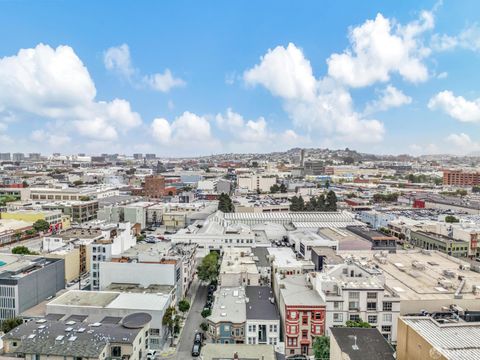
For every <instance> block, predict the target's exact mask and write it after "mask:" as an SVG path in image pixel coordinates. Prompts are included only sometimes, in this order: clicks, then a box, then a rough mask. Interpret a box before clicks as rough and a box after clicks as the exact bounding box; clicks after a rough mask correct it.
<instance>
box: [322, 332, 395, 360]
mask: <svg viewBox="0 0 480 360" xmlns="http://www.w3.org/2000/svg"><path fill="white" fill-rule="evenodd" d="M330 331H331V333H332V337H333V338H335V341H336V343H337V344H338V346H339V347H340V350H341V351H342V353H345V354H347V355H348V358H349V359H350V360H364V359H369V360H389V359H391V360H393V359H395V357H394V356H393V354H394V350H393V348H392V347H391V346H390V345H389V344H388V342H387V340H385V338H384V337H383V335H382V334H381V333H380V332H379V331H378V329H377V328H372V329H364V328H348V327H331V328H330ZM355 344H357V346H358V349H355V348H354V345H355Z"/></svg>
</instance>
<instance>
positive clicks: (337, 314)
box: [333, 313, 343, 322]
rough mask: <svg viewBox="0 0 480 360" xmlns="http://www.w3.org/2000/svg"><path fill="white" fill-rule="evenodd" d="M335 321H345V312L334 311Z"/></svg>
mask: <svg viewBox="0 0 480 360" xmlns="http://www.w3.org/2000/svg"><path fill="white" fill-rule="evenodd" d="M333 322H343V314H342V313H333Z"/></svg>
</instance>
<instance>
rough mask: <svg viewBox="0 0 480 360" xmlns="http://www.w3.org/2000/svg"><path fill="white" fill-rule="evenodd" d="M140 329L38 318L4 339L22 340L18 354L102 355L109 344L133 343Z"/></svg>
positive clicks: (14, 330) (91, 356)
mask: <svg viewBox="0 0 480 360" xmlns="http://www.w3.org/2000/svg"><path fill="white" fill-rule="evenodd" d="M145 315H148V314H145ZM148 316H149V315H148ZM150 319H151V318H150ZM97 325H98V326H97ZM140 331H142V328H126V327H124V326H123V325H118V324H87V323H84V322H75V323H73V322H72V323H70V322H65V321H51V320H37V321H29V322H27V323H24V324H22V325H20V326H18V327H16V328H15V329H13V330H12V331H10V332H9V333H7V334H6V335H5V336H4V337H3V339H4V340H9V339H11V340H18V341H19V342H20V345H19V346H18V347H17V348H16V349H15V353H18V354H42V355H53V356H75V357H90V358H98V357H99V355H100V354H101V353H102V351H103V350H104V349H105V346H107V344H108V343H110V344H111V343H124V344H130V343H132V342H133V341H134V340H135V338H136V337H137V335H138V333H139V332H140Z"/></svg>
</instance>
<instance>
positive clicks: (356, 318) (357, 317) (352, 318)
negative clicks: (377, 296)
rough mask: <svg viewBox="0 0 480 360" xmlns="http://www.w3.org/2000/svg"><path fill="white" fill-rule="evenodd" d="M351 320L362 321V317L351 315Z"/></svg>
mask: <svg viewBox="0 0 480 360" xmlns="http://www.w3.org/2000/svg"><path fill="white" fill-rule="evenodd" d="M349 319H350V321H360V315H357V314H350V317H349Z"/></svg>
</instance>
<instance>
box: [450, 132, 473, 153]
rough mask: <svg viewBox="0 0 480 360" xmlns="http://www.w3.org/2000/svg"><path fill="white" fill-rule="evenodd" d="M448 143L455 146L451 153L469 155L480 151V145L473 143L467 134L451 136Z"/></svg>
mask: <svg viewBox="0 0 480 360" xmlns="http://www.w3.org/2000/svg"><path fill="white" fill-rule="evenodd" d="M446 141H447V142H448V143H450V144H451V145H453V146H454V148H453V149H452V148H451V147H450V149H451V151H453V152H455V153H459V154H467V153H470V152H473V151H478V150H480V143H478V142H476V141H473V140H472V139H471V138H470V136H469V135H467V134H465V133H459V134H450V135H448V136H447V138H446Z"/></svg>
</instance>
